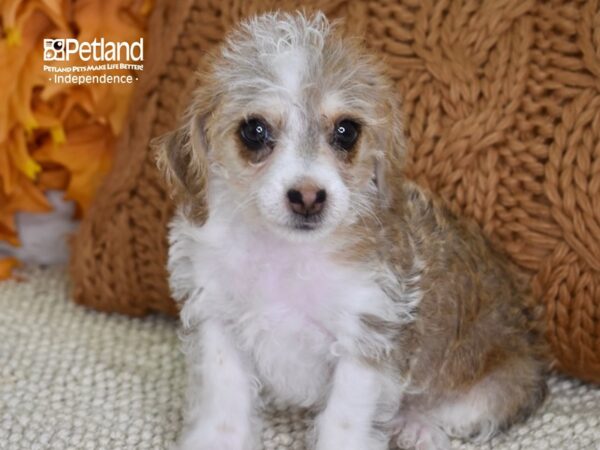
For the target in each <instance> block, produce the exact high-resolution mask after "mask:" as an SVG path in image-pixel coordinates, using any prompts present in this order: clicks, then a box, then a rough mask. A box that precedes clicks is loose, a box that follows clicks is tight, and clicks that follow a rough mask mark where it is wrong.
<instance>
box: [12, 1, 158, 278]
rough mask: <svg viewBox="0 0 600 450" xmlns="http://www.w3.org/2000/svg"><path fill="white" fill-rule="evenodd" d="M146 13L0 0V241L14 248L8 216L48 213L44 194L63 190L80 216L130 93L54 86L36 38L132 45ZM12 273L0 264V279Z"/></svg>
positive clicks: (125, 6)
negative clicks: (124, 42)
mask: <svg viewBox="0 0 600 450" xmlns="http://www.w3.org/2000/svg"><path fill="white" fill-rule="evenodd" d="M150 7H151V0H78V1H73V0H2V1H1V3H0V13H1V14H2V25H3V31H4V35H3V38H2V39H0V85H2V87H3V88H2V89H1V90H0V241H6V242H8V243H10V244H12V245H18V244H19V240H18V236H17V230H16V226H15V220H14V215H15V213H16V212H18V211H29V212H44V211H47V210H48V209H49V204H48V202H47V201H46V198H45V196H44V191H45V190H47V189H61V190H64V191H65V192H66V194H65V195H66V197H68V198H69V199H71V200H73V201H75V203H76V205H77V211H78V214H79V215H81V214H85V211H86V210H87V209H88V208H89V206H90V204H91V201H92V199H93V197H94V194H95V192H96V190H97V189H98V186H99V185H100V183H101V180H102V178H103V176H104V175H105V174H106V173H107V172H108V170H109V168H110V164H111V161H112V157H113V152H114V151H113V149H114V143H115V140H116V136H117V135H118V133H119V132H120V131H121V129H122V128H123V125H124V120H125V115H126V112H127V107H128V104H129V99H130V97H131V94H132V91H133V88H134V87H135V84H114V85H110V84H107V85H99V84H96V85H94V84H92V85H79V86H77V85H68V84H55V83H54V82H53V80H52V79H51V78H52V77H50V76H49V75H48V73H47V72H44V61H43V39H44V38H77V39H78V40H79V41H80V42H83V41H93V40H94V39H95V38H98V39H99V38H102V37H104V38H105V39H106V40H110V41H116V42H121V41H127V42H133V41H137V40H138V39H139V38H140V37H142V36H143V32H144V24H145V22H146V19H147V16H148V13H149V11H150ZM46 64H49V63H46ZM59 64H61V63H56V64H55V65H59ZM68 64H69V65H72V66H84V65H88V64H95V63H94V62H91V61H90V62H86V61H78V60H72V61H70V62H69V63H68ZM62 65H63V66H65V65H66V63H62ZM110 73H114V72H110ZM94 74H101V73H100V72H94ZM12 267H14V261H11V262H8V260H6V259H5V260H2V261H1V262H0V279H2V278H3V277H6V276H7V274H8V273H9V272H10V269H11V268H12Z"/></svg>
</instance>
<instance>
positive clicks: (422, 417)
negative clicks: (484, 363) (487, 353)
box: [396, 358, 546, 450]
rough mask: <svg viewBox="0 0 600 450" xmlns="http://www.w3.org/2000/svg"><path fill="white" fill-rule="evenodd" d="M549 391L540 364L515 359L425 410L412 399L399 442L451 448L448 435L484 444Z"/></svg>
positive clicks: (424, 449) (433, 449) (429, 449)
mask: <svg viewBox="0 0 600 450" xmlns="http://www.w3.org/2000/svg"><path fill="white" fill-rule="evenodd" d="M545 394H546V384H545V382H544V380H543V378H542V373H541V370H540V368H539V365H538V363H537V362H535V361H533V360H528V359H519V358H515V359H513V361H511V362H510V363H507V364H505V365H504V366H502V367H500V368H498V369H496V370H495V371H493V372H492V373H490V374H489V375H487V376H486V377H484V378H483V379H482V380H480V381H479V382H477V383H475V384H474V385H473V386H471V387H470V388H468V389H467V390H465V391H463V392H456V393H453V394H451V395H450V396H448V397H447V398H444V399H443V400H441V401H439V402H437V404H435V405H433V406H429V407H427V408H426V409H423V408H422V407H421V405H420V404H419V398H416V399H408V400H409V401H408V405H407V407H406V408H402V409H401V413H400V416H399V418H398V419H397V420H396V424H397V431H396V433H397V438H396V442H397V444H398V445H399V446H400V448H403V449H418V450H446V449H449V448H450V443H449V440H448V439H447V437H446V435H449V436H451V437H456V438H460V439H467V440H474V441H478V442H484V441H487V440H489V439H490V438H491V437H492V436H494V434H496V432H497V431H499V430H502V429H505V428H507V427H508V426H510V425H512V424H513V423H515V422H518V421H521V420H524V419H525V418H526V417H527V416H528V415H529V414H530V413H531V412H532V411H533V410H534V409H535V408H537V407H538V406H539V405H540V403H541V402H542V401H543V399H544V397H545ZM422 401H423V403H428V402H427V401H426V400H422Z"/></svg>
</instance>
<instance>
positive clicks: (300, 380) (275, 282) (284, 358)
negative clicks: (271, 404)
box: [194, 239, 384, 406]
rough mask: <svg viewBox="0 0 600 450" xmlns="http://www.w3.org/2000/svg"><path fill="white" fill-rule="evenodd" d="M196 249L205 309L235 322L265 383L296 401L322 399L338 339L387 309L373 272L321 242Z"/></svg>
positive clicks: (354, 334)
mask: <svg viewBox="0 0 600 450" xmlns="http://www.w3.org/2000/svg"><path fill="white" fill-rule="evenodd" d="M194 253H195V262H194V265H195V272H196V273H197V274H198V279H199V280H200V283H201V284H202V285H203V287H204V288H205V290H206V297H205V301H204V302H203V303H204V304H203V309H205V311H206V312H207V314H210V315H212V316H214V317H218V318H219V319H220V320H224V321H226V323H228V324H229V326H230V327H231V329H232V330H233V332H234V335H235V336H236V339H237V342H238V345H239V346H240V347H242V348H243V349H244V350H245V351H247V352H248V353H249V354H251V355H252V359H253V361H254V364H255V367H256V370H257V372H258V375H259V376H260V377H261V379H262V380H263V382H264V383H265V384H267V385H268V387H269V388H270V390H271V391H273V392H274V393H275V394H276V395H277V396H278V397H279V398H281V399H287V400H288V401H290V402H293V403H300V404H305V405H306V406H309V405H310V404H312V403H314V402H315V401H317V400H318V399H319V398H322V396H323V391H322V390H323V389H324V388H325V386H326V383H327V381H328V379H329V376H330V370H331V367H332V365H333V363H334V361H335V359H336V351H335V349H336V348H337V347H336V345H338V344H340V343H347V342H349V341H351V340H353V339H360V333H361V331H360V318H361V316H362V315H363V314H375V315H378V312H379V311H378V309H381V310H382V311H383V310H384V307H383V305H381V302H382V301H383V299H382V293H381V290H380V289H379V287H378V285H377V284H376V283H375V282H374V281H373V278H372V276H371V274H370V273H369V272H368V270H366V269H365V270H360V269H359V268H357V267H349V266H346V265H344V264H342V263H340V262H337V261H335V260H333V259H332V258H331V257H330V256H329V255H328V254H327V252H326V251H325V250H324V249H323V248H322V247H321V248H319V247H318V246H309V245H305V246H301V245H289V244H288V243H284V244H281V243H277V242H273V241H270V240H260V239H254V240H253V239H238V240H230V241H228V242H227V243H226V244H221V245H219V246H215V245H205V244H197V245H196V250H195V252H194Z"/></svg>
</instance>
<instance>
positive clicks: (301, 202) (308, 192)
mask: <svg viewBox="0 0 600 450" xmlns="http://www.w3.org/2000/svg"><path fill="white" fill-rule="evenodd" d="M287 198H288V204H289V205H290V209H291V210H292V211H294V212H295V213H296V214H300V215H302V216H306V217H308V216H312V215H314V214H318V213H320V212H321V211H322V210H323V207H324V206H325V200H327V192H326V191H325V189H321V188H320V187H318V186H315V185H314V184H312V183H302V184H299V185H298V186H295V187H294V188H292V189H290V190H289V191H287Z"/></svg>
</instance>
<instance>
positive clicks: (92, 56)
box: [44, 38, 144, 62]
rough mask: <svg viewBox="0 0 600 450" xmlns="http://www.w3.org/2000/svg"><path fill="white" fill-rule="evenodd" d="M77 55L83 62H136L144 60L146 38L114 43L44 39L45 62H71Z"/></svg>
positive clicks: (102, 40)
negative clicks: (73, 56) (72, 57)
mask: <svg viewBox="0 0 600 450" xmlns="http://www.w3.org/2000/svg"><path fill="white" fill-rule="evenodd" d="M72 55H77V56H79V58H80V59H81V60H82V61H90V60H92V61H103V62H105V61H129V62H131V61H134V62H139V61H143V60H144V38H140V39H139V40H138V41H136V42H132V43H129V42H112V41H105V40H104V38H101V39H100V40H97V39H94V40H93V41H92V42H79V41H78V40H77V39H72V38H68V39H44V61H70V58H71V56H72Z"/></svg>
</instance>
